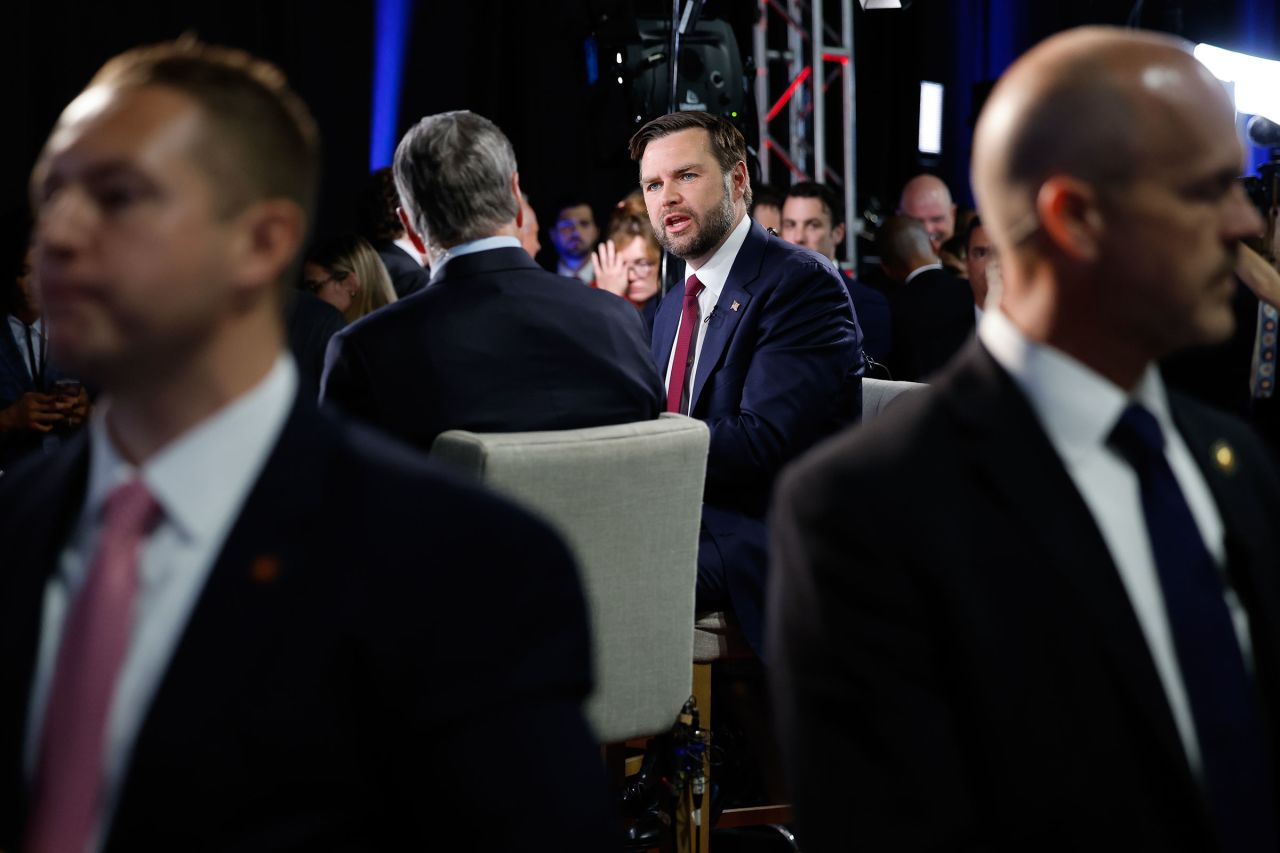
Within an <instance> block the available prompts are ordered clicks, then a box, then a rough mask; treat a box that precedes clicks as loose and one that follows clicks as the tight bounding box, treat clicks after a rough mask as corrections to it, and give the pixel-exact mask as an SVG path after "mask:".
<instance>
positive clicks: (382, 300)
mask: <svg viewBox="0 0 1280 853" xmlns="http://www.w3.org/2000/svg"><path fill="white" fill-rule="evenodd" d="M302 289H303V290H306V291H309V292H311V293H314V294H315V295H316V296H318V297H320V298H321V299H323V300H324V301H325V302H328V303H329V304H330V305H332V306H333V307H334V308H337V309H338V310H339V311H341V312H342V314H343V316H344V317H346V320H347V322H348V323H354V322H355V321H356V320H359V319H360V318H361V317H363V316H364V315H365V314H368V313H370V312H371V311H376V310H378V309H379V308H381V307H382V306H383V305H387V304H389V303H391V302H395V301H396V292H395V289H394V288H393V287H392V286H391V277H390V276H389V275H387V268H386V267H384V266H383V265H382V259H381V258H379V257H378V253H377V252H375V251H374V250H373V247H372V246H370V245H369V244H368V243H367V242H365V240H364V238H363V237H358V236H356V235H354V234H346V235H343V236H340V237H331V238H329V239H328V240H322V241H321V242H319V243H317V244H316V245H315V246H313V247H312V248H311V251H310V252H308V253H307V260H306V263H305V264H303V267H302Z"/></svg>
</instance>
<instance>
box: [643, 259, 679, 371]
mask: <svg viewBox="0 0 1280 853" xmlns="http://www.w3.org/2000/svg"><path fill="white" fill-rule="evenodd" d="M683 307H684V284H683V283H681V284H680V285H679V286H677V287H673V288H671V290H669V291H667V294H666V295H665V296H663V297H662V301H661V302H659V303H658V315H657V316H656V317H654V319H653V334H652V335H651V336H650V338H649V351H650V353H651V354H652V355H653V363H654V364H655V365H656V366H657V368H658V376H659V377H661V378H662V380H663V384H664V385H665V384H666V378H667V362H668V361H670V360H671V348H672V347H674V346H675V341H676V330H677V329H678V328H679V326H680V311H681V309H682V308H683Z"/></svg>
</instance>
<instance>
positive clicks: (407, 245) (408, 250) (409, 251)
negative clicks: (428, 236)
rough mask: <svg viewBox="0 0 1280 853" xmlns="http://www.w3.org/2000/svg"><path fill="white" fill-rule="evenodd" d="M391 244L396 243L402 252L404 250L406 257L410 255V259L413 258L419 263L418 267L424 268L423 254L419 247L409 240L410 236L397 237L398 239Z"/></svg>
mask: <svg viewBox="0 0 1280 853" xmlns="http://www.w3.org/2000/svg"><path fill="white" fill-rule="evenodd" d="M391 242H392V243H395V244H396V245H397V246H399V247H400V248H401V250H402V251H403V252H404V253H405V254H406V255H408V256H409V257H411V258H413V259H414V260H415V261H417V262H418V266H422V265H423V264H422V253H421V252H419V251H418V247H417V246H415V245H413V241H412V240H410V239H409V235H408V234H406V235H405V236H403V237H397V238H396V239H394V240H392V241H391Z"/></svg>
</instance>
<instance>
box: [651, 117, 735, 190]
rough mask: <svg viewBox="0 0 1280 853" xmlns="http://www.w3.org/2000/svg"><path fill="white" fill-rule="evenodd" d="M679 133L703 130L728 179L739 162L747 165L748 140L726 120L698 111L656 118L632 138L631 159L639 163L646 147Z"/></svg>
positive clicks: (712, 152) (721, 169)
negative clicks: (656, 140)
mask: <svg viewBox="0 0 1280 853" xmlns="http://www.w3.org/2000/svg"><path fill="white" fill-rule="evenodd" d="M682 130H705V131H706V132H707V136H708V137H709V138H710V140H711V154H712V156H714V157H715V158H716V162H717V163H719V164H720V171H721V173H723V174H725V175H727V174H729V173H730V172H731V171H733V167H734V166H736V165H737V164H738V163H739V162H742V163H746V162H747V140H746V139H744V138H743V136H742V132H741V131H740V130H738V129H737V128H736V127H734V126H733V123H732V122H730V121H729V120H728V119H725V118H721V117H720V116H715V115H712V114H711V113H704V112H701V111H698V110H690V111H688V112H678V113H667V114H666V115H664V116H658V117H657V118H655V119H653V120H652V121H650V122H649V123H648V124H646V125H645V126H644V127H642V128H640V129H639V130H637V131H636V133H635V136H632V137H631V143H630V145H631V159H632V160H634V161H635V162H637V163H639V162H640V158H641V157H643V156H644V150H645V149H646V148H648V147H649V143H650V142H652V141H653V140H655V139H661V138H662V137H664V136H670V135H671V134H673V133H679V132H680V131H682ZM744 200H745V201H746V204H747V206H748V207H750V206H751V184H750V183H748V184H747V191H746V197H745V199H744Z"/></svg>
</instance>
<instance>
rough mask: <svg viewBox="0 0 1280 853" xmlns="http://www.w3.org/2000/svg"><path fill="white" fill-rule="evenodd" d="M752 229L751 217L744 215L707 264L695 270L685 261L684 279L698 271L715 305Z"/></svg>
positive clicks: (699, 278) (686, 279) (700, 279)
mask: <svg viewBox="0 0 1280 853" xmlns="http://www.w3.org/2000/svg"><path fill="white" fill-rule="evenodd" d="M750 230H751V217H750V216H745V215H744V216H743V217H742V219H741V220H740V221H739V222H738V224H737V226H735V227H734V229H733V230H732V231H730V232H729V236H728V237H726V238H725V241H724V242H723V243H722V244H720V248H719V249H716V253H715V254H714V255H712V256H711V259H710V260H708V261H707V262H706V263H705V264H703V265H702V266H701V267H699V268H698V269H696V270H695V269H693V267H691V266H689V262H688V261H685V265H684V280H685V281H688V280H689V276H691V275H693V274H694V273H695V272H696V273H697V274H698V281H700V282H702V286H703V287H704V288H705V289H706V292H707V293H708V294H709V295H710V296H712V297H714V298H713V299H712V300H711V302H710V304H712V305H714V304H715V300H717V299H719V298H720V291H722V290H724V286H725V283H726V282H727V281H728V280H729V271H730V270H731V269H733V262H734V260H736V259H737V257H738V250H739V249H741V248H742V244H743V243H745V242H746V241H747V232H748V231H750ZM699 301H701V300H699Z"/></svg>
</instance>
